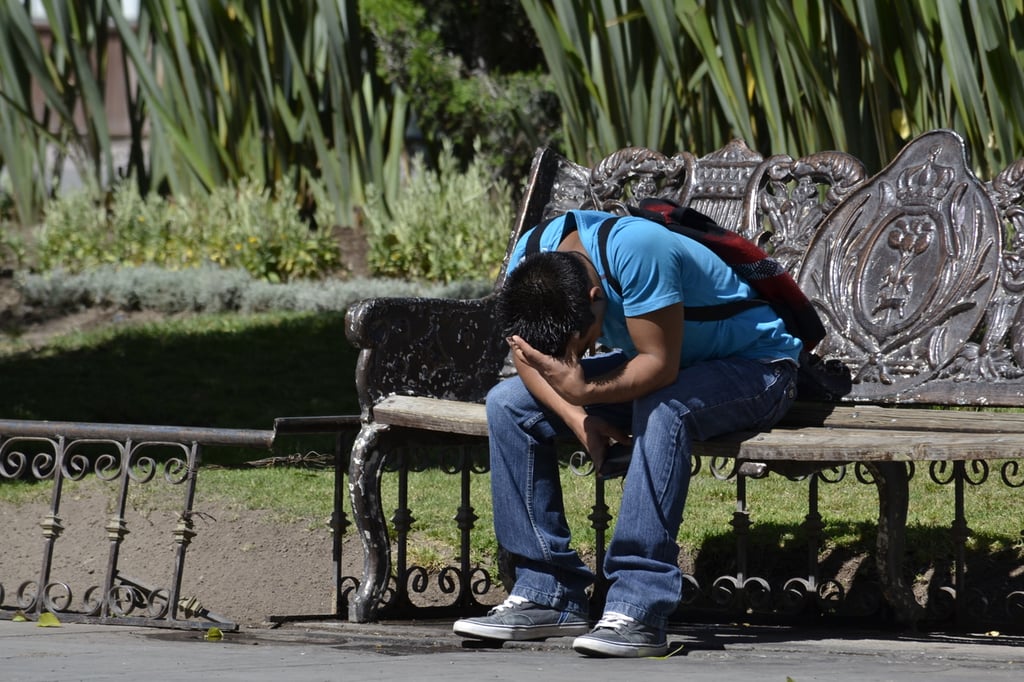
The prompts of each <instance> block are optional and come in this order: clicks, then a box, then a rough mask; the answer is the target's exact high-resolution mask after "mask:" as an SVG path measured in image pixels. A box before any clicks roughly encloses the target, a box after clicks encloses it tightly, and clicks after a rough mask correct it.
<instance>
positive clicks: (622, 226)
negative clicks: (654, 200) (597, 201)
mask: <svg viewBox="0 0 1024 682" xmlns="http://www.w3.org/2000/svg"><path fill="white" fill-rule="evenodd" d="M572 213H573V214H574V215H575V218H576V225H577V229H578V230H579V236H580V240H581V241H582V243H583V248H585V249H586V250H587V253H589V254H590V255H591V258H590V260H591V261H592V262H593V263H594V267H595V268H597V270H598V274H599V275H600V276H601V282H602V285H603V286H604V293H605V296H606V297H607V298H608V307H607V310H606V312H605V317H604V325H603V326H602V329H601V339H600V342H601V343H603V344H604V345H605V346H608V347H609V348H619V349H621V350H622V351H624V352H625V353H626V354H627V355H628V356H630V357H633V356H635V355H636V354H637V351H636V347H635V346H634V345H633V340H632V339H631V338H630V336H629V331H628V330H627V328H626V318H627V317H636V316H639V315H644V314H646V313H650V312H653V311H655V310H660V309H661V308H664V307H666V306H670V305H673V304H675V303H683V304H684V305H686V306H705V305H716V304H719V303H728V302H729V301H734V300H740V299H746V298H756V294H755V292H754V291H753V290H752V289H751V287H750V285H749V284H747V283H746V282H745V281H743V280H742V279H741V278H740V277H739V276H738V275H737V274H736V272H735V271H734V270H733V269H732V268H731V267H730V266H729V265H728V264H727V263H725V262H724V261H723V260H722V259H721V258H719V257H718V256H716V255H715V254H714V253H712V252H711V251H710V250H709V249H708V248H707V247H706V246H704V245H703V244H700V243H698V242H696V241H694V240H692V239H690V238H688V237H684V236H683V235H680V234H676V233H675V232H672V231H671V230H668V229H666V228H665V227H664V226H662V225H658V224H657V223H654V222H651V221H649V220H644V219H643V218H637V217H634V216H626V217H623V218H620V219H619V220H618V222H616V223H615V225H614V226H613V227H612V229H611V231H610V233H609V235H608V242H607V256H608V262H607V263H602V262H601V259H600V253H601V252H600V247H599V246H598V235H597V232H598V227H599V226H600V225H601V223H603V222H604V221H605V220H606V219H608V218H609V217H611V215H610V214H608V213H604V212H601V211H572ZM564 222H565V218H564V216H560V217H558V218H556V219H555V220H552V221H551V222H550V223H548V224H547V226H546V227H545V229H544V234H543V236H542V237H541V240H540V249H541V251H554V250H555V249H557V248H558V245H559V242H560V241H561V238H562V230H563V227H564V225H563V223H564ZM535 229H536V228H535ZM530 232H532V230H530V231H528V232H527V233H526V234H524V235H523V236H522V237H521V238H520V239H519V241H518V242H517V243H516V245H515V248H514V249H513V250H512V256H511V258H510V260H509V263H510V269H514V268H515V266H516V265H518V264H519V262H520V261H521V260H522V259H523V257H524V256H525V254H526V242H527V239H528V237H529V234H530ZM603 268H607V269H608V272H609V273H610V274H611V275H612V276H613V277H614V279H616V280H618V282H619V284H620V285H621V288H622V294H621V295H620V294H619V293H618V292H616V291H615V289H614V288H612V287H611V286H610V285H609V284H608V282H607V277H606V275H607V274H608V273H606V272H604V271H603V270H602V269H603ZM800 349H801V342H800V340H799V339H797V338H795V337H793V336H791V335H790V334H789V333H788V332H787V331H786V327H785V324H783V322H782V320H781V319H780V318H779V316H778V315H777V314H776V313H775V312H774V311H773V310H772V309H771V308H770V307H769V306H767V305H763V306H757V307H754V308H750V309H748V310H745V311H743V312H741V313H739V314H737V315H733V316H732V317H729V318H726V319H724V320H714V321H710V322H696V321H692V320H686V321H685V322H684V326H683V347H682V348H681V349H680V365H681V366H682V367H688V366H690V365H693V364H695V363H697V362H700V361H702V360H709V359H713V358H722V357H743V358H750V359H754V360H761V361H765V362H771V361H774V360H782V359H790V360H793V361H796V360H797V358H798V357H799V355H800Z"/></svg>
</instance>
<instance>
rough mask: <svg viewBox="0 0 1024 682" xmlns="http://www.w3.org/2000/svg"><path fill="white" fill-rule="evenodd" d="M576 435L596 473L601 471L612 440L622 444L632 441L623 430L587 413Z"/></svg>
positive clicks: (629, 443) (628, 443)
mask: <svg viewBox="0 0 1024 682" xmlns="http://www.w3.org/2000/svg"><path fill="white" fill-rule="evenodd" d="M573 430H574V431H575V430H576V429H575V428H573ZM576 437H577V438H579V440H580V443H582V444H583V447H584V448H586V450H587V454H588V455H590V461H591V462H593V463H594V471H596V472H598V473H601V468H602V467H603V466H604V459H605V455H607V454H608V448H609V447H610V446H611V444H612V443H613V442H615V443H622V444H623V445H631V444H632V443H633V439H632V438H630V437H629V434H627V433H626V432H625V431H623V430H622V429H619V428H616V427H615V426H613V425H612V424H609V423H608V422H606V421H605V420H603V419H601V418H600V417H595V416H593V415H587V416H586V417H585V418H584V419H583V424H582V427H581V431H580V432H577V433H576Z"/></svg>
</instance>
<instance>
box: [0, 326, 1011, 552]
mask: <svg viewBox="0 0 1024 682" xmlns="http://www.w3.org/2000/svg"><path fill="white" fill-rule="evenodd" d="M355 361H356V352H355V349H353V348H352V347H351V346H350V345H349V343H348V341H347V340H346V339H345V335H344V319H343V316H342V315H340V314H308V313H303V314H297V313H278V314H265V315H252V316H246V315H237V314H227V315H201V316H194V317H184V318H178V319H173V320H168V321H164V322H154V323H147V324H141V325H127V324H126V325H118V326H112V327H109V328H106V329H104V330H102V331H99V332H94V333H74V334H70V335H67V336H64V337H60V338H57V339H54V340H53V341H52V342H50V343H49V344H47V345H46V346H45V347H44V348H42V349H40V350H36V351H32V352H29V351H27V350H25V349H24V348H23V346H22V344H19V343H18V342H17V341H10V340H8V341H6V342H3V343H0V376H2V377H3V378H4V390H3V391H0V417H2V418H12V419H49V420H70V421H95V422H119V423H137V424H169V425H182V426H211V427H223V428H255V429H269V428H271V427H272V425H273V420H274V418H275V417H281V416H299V415H332V414H355V413H358V403H357V400H356V396H355V390H354V385H353V383H354V382H353V375H354V368H355ZM310 449H320V450H321V451H323V452H329V451H330V441H329V440H326V441H325V440H323V439H321V440H320V441H312V442H310V441H303V442H296V443H285V444H284V445H283V446H282V448H281V449H280V451H279V452H275V453H268V452H265V451H244V452H243V451H234V450H227V449H222V450H215V449H210V450H208V451H207V453H206V454H205V456H204V467H203V469H202V470H201V471H200V475H199V489H198V490H199V495H216V496H218V497H220V498H223V499H226V500H228V501H229V502H231V503H232V504H237V505H240V506H243V507H247V508H262V509H271V510H274V511H275V512H276V513H278V514H280V516H281V518H287V519H291V520H294V519H302V520H305V521H306V522H308V523H309V524H311V525H321V524H325V523H327V520H328V518H329V517H330V514H331V511H332V504H333V496H334V476H333V470H331V469H330V468H328V469H319V470H318V469H310V468H305V467H282V466H275V467H271V468H253V467H250V466H246V465H245V464H244V463H245V461H247V460H255V459H262V458H265V457H267V456H269V455H270V454H276V455H287V454H292V453H293V452H295V453H300V454H301V453H302V452H306V451H308V450H310ZM458 486H459V481H458V477H457V476H453V475H451V474H447V473H444V472H443V471H440V470H438V469H437V468H428V469H426V470H425V471H420V472H414V473H411V474H410V485H409V495H410V504H409V506H410V507H411V508H412V510H413V515H414V517H415V519H416V521H415V523H414V525H413V537H414V540H415V541H414V542H412V543H410V560H411V561H412V562H413V563H417V564H420V565H426V566H431V565H443V564H447V563H449V562H451V561H452V557H455V556H457V555H458V530H457V527H456V525H455V523H454V522H453V520H452V518H453V516H454V515H455V513H456V511H457V509H458V505H459V491H458ZM564 486H565V488H566V495H565V497H566V505H567V508H568V510H569V511H568V513H569V517H570V524H571V526H572V529H573V533H574V538H575V542H576V544H577V545H578V546H579V547H580V548H581V549H582V550H583V551H584V552H591V551H593V548H594V533H593V531H592V530H591V529H590V527H589V522H588V520H587V516H588V514H590V512H591V505H592V504H593V486H594V481H593V478H592V477H586V478H583V477H578V476H574V475H571V474H570V473H568V471H566V473H565V476H564ZM383 487H384V501H385V502H384V504H385V515H386V516H390V515H391V512H392V510H393V509H394V508H395V507H396V506H397V474H394V473H386V474H385V476H384V480H383ZM618 489H619V486H618V484H617V483H615V482H611V483H609V484H608V485H607V496H608V504H609V506H610V507H611V508H612V510H613V513H614V511H615V510H616V508H617V504H618ZM38 490H39V488H38V486H34V485H31V484H24V483H21V482H12V481H4V482H3V484H2V485H0V499H4V500H14V501H16V500H18V499H24V498H26V497H28V496H32V495H36V494H38ZM734 494H735V487H734V483H733V482H728V481H726V482H723V481H718V480H715V479H714V478H713V477H711V476H710V475H708V474H707V473H706V472H703V473H701V474H700V475H698V476H697V477H695V479H694V481H693V484H692V486H691V492H690V498H689V501H688V504H687V508H686V518H685V521H684V523H683V529H682V532H681V533H680V537H679V540H680V544H681V546H682V547H683V550H684V552H689V553H693V552H697V551H700V550H702V549H709V548H710V549H714V548H722V549H726V548H731V546H732V544H733V543H734V542H735V540H734V537H733V536H732V535H731V527H730V525H729V521H730V519H731V518H732V514H733V512H734V510H735V497H734ZM748 497H749V503H750V508H751V514H752V516H751V518H752V520H753V522H754V526H753V529H752V533H753V539H754V541H755V543H756V544H757V546H759V547H765V548H780V549H785V550H789V551H791V552H793V553H794V554H795V555H800V553H801V552H803V549H802V547H803V546H804V545H803V543H804V533H803V530H802V529H801V526H800V524H801V522H802V521H803V518H804V515H805V514H806V509H807V499H806V497H807V484H806V482H792V481H788V480H785V479H783V478H781V477H778V476H770V477H769V478H767V479H764V480H756V481H750V482H749V484H748ZM472 499H473V506H474V509H475V512H476V514H477V515H478V516H479V517H480V518H479V520H478V521H477V523H476V528H477V529H482V530H483V531H484V532H477V533H474V534H473V545H472V547H471V552H472V558H473V560H475V561H479V562H481V563H484V564H490V563H491V562H492V561H493V556H494V552H495V550H496V545H495V542H494V539H493V536H492V533H490V532H489V529H490V527H491V524H492V518H491V513H490V487H489V482H488V478H487V476H486V475H483V474H481V475H474V476H473V497H472ZM911 500H912V502H911V509H910V519H909V524H910V534H909V537H908V545H909V547H910V550H911V552H912V553H914V552H917V551H918V550H922V551H923V550H929V551H934V550H935V548H936V546H937V543H944V542H947V539H946V538H948V533H947V530H948V528H949V527H950V524H951V523H952V514H953V506H952V504H953V489H952V486H939V485H936V484H934V483H932V482H930V481H929V480H928V477H927V473H926V471H925V469H924V468H919V469H918V473H917V475H916V476H915V478H914V480H913V482H912V492H911ZM1020 502H1021V498H1020V489H1014V488H1010V487H1007V486H1005V485H1003V484H1002V483H1001V482H999V480H998V477H997V476H996V475H993V476H991V477H990V481H989V483H987V484H985V485H982V486H968V490H967V495H966V505H967V520H968V523H969V525H970V528H971V530H972V535H971V539H970V540H969V547H970V548H971V549H972V551H977V552H980V553H998V552H1009V553H1013V554H1015V555H1017V556H1019V555H1020V554H1021V550H1022V543H1021V525H1022V524H1021V521H1020V514H1019V512H1018V511H1016V510H1019V508H1020ZM819 504H820V511H821V515H822V517H823V520H824V523H825V524H826V533H827V534H828V537H829V540H828V543H829V544H828V545H827V546H826V549H829V548H835V547H847V548H866V547H871V545H872V544H873V542H874V526H875V521H876V519H875V515H876V514H877V496H876V493H875V490H874V488H873V487H872V486H869V485H864V484H860V483H857V482H855V481H854V480H853V477H852V476H848V477H847V478H846V480H844V481H842V482H841V483H836V484H824V483H823V484H822V485H821V498H820V503H819ZM346 506H347V503H346ZM1007 510H1014V511H1012V512H1010V513H1008V512H1007ZM346 513H348V514H349V515H351V511H350V510H349V511H347V512H346ZM349 518H351V516H349ZM349 532H351V531H349Z"/></svg>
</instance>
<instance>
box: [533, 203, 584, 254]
mask: <svg viewBox="0 0 1024 682" xmlns="http://www.w3.org/2000/svg"><path fill="white" fill-rule="evenodd" d="M560 217H562V216H555V217H554V218H548V219H547V220H545V221H544V222H542V223H540V224H539V225H537V227H535V228H533V231H532V232H530V236H529V237H527V238H526V254H525V255H527V256H532V255H533V254H535V253H540V240H541V237H543V236H544V230H545V229H547V226H548V225H550V224H551V223H552V221H555V220H558V219H559V218H560ZM577 229H578V228H577V227H576V214H575V213H573V212H572V211H569V212H568V213H566V214H565V220H564V221H563V222H562V236H561V237H560V238H559V239H558V243H559V244H561V243H562V242H563V241H565V238H566V237H568V236H569V235H570V234H572V233H573V232H575V231H576V230H577Z"/></svg>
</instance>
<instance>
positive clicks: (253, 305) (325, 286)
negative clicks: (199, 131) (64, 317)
mask: <svg viewBox="0 0 1024 682" xmlns="http://www.w3.org/2000/svg"><path fill="white" fill-rule="evenodd" d="M16 285H17V287H18V289H19V290H20V292H21V296H22V304H23V305H26V306H30V307H35V308H44V309H48V310H54V311H68V310H75V309H79V308H84V307H90V306H109V307H114V308H119V309H122V310H155V311H158V312H163V313H180V312H203V313H218V312H243V313H256V312H271V311H273V312H283V311H295V312H343V311H345V310H346V309H347V308H348V307H349V306H350V305H352V303H354V302H356V301H358V300H361V299H365V298H377V297H385V296H423V297H428V298H462V299H467V298H479V297H480V296H484V295H486V294H487V293H488V292H489V291H490V288H491V286H492V282H489V281H482V280H463V281H459V282H452V283H450V284H439V283H433V284H432V283H425V282H409V281H402V280H391V279H352V280H340V279H322V280H296V281H292V282H287V283H272V282H268V281H266V280H259V279H254V278H253V277H252V276H251V275H250V274H249V273H247V272H245V271H244V270H239V269H223V268H218V267H214V266H211V265H207V266H203V267H199V268H195V269H191V270H187V271H186V270H178V271H174V270H167V269H165V268H161V267H158V266H155V265H144V266H140V267H135V268H124V267H119V266H113V265H106V266H100V267H97V268H95V269H92V270H88V271H85V272H81V273H67V272H63V271H60V270H55V271H50V272H48V273H44V274H39V273H20V274H19V275H18V276H17V279H16Z"/></svg>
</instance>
